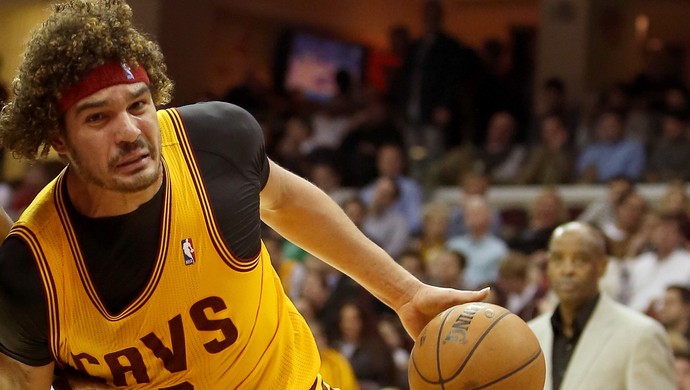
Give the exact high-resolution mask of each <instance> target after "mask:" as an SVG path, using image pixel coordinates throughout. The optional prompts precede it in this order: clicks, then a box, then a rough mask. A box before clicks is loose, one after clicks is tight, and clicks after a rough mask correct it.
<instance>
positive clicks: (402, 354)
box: [329, 313, 414, 389]
mask: <svg viewBox="0 0 690 390" xmlns="http://www.w3.org/2000/svg"><path fill="white" fill-rule="evenodd" d="M377 326H378V330H379V334H380V335H381V337H382V338H383V341H384V342H385V343H386V345H387V346H388V349H389V350H390V351H391V352H392V354H393V362H394V363H395V368H396V371H397V380H396V382H397V383H396V387H395V388H397V389H409V383H408V379H407V368H408V363H409V361H410V351H411V350H412V347H413V345H414V340H412V338H411V337H410V336H409V335H408V334H407V332H406V331H405V328H403V326H402V323H401V322H400V319H399V318H398V317H397V316H395V315H393V314H391V313H383V314H382V315H381V316H380V318H379V320H378V324H377ZM329 384H330V382H329ZM343 389H344V387H343Z"/></svg>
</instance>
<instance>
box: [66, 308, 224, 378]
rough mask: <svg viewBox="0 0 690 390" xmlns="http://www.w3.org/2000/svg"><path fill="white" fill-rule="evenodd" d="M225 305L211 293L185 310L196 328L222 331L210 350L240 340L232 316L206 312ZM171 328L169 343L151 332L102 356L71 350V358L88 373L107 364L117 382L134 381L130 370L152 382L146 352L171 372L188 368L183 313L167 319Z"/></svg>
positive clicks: (220, 350) (211, 339)
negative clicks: (215, 316)
mask: <svg viewBox="0 0 690 390" xmlns="http://www.w3.org/2000/svg"><path fill="white" fill-rule="evenodd" d="M226 308H227V306H226V305H225V302H224V301H223V299H222V298H220V297H208V298H204V299H202V300H201V301H199V302H196V303H195V304H194V305H192V307H191V308H190V310H189V313H186V314H187V315H189V317H190V318H191V319H192V322H193V323H194V326H195V329H194V330H193V331H198V332H212V331H220V333H221V336H220V337H221V338H210V339H209V341H208V342H207V343H205V344H204V348H205V349H206V351H207V352H208V353H209V354H216V353H220V352H222V351H223V350H224V349H226V348H228V347H229V346H231V345H232V344H234V343H235V341H237V328H235V324H233V322H232V320H231V319H230V318H221V319H211V318H209V317H208V316H207V314H206V311H207V309H210V311H212V312H213V313H217V312H219V311H222V310H225V309H226ZM168 330H169V338H168V339H169V340H170V345H166V344H165V341H164V340H162V339H161V338H160V337H158V336H157V335H156V334H155V333H153V332H152V333H148V334H146V335H145V336H143V337H142V338H141V339H140V340H139V342H140V343H137V345H133V346H130V347H127V348H124V349H122V350H119V351H112V352H109V353H107V354H105V355H104V356H101V357H96V356H92V355H90V354H89V353H87V352H82V353H77V354H75V353H72V359H73V360H74V363H75V365H76V367H77V369H78V370H79V371H81V372H87V373H88V372H89V367H88V366H92V365H103V364H105V365H107V367H108V368H109V369H110V371H111V373H112V377H113V384H114V385H115V386H127V385H131V383H128V381H127V375H128V374H129V375H131V377H132V378H133V379H134V381H135V383H137V384H143V383H149V382H150V378H149V375H148V369H147V367H146V364H145V362H144V356H145V355H147V354H151V355H153V356H155V357H156V358H158V359H160V361H161V362H162V364H163V367H165V369H166V370H167V371H168V373H169V374H173V373H176V372H182V371H185V370H187V353H186V351H187V346H186V345H185V334H184V333H185V329H184V325H183V322H182V315H181V314H178V315H177V316H175V317H173V318H171V319H170V320H169V321H168ZM187 331H190V330H187ZM186 383H187V385H188V386H192V384H191V383H189V382H186ZM190 388H192V387H190Z"/></svg>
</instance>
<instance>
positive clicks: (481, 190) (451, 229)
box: [448, 172, 503, 238]
mask: <svg viewBox="0 0 690 390" xmlns="http://www.w3.org/2000/svg"><path fill="white" fill-rule="evenodd" d="M488 191H489V178H488V177H487V176H486V175H484V174H480V173H475V172H470V173H468V174H466V175H464V176H462V177H461V180H460V191H459V192H458V193H459V195H460V197H459V198H458V203H457V204H455V205H453V206H452V207H451V209H450V217H449V221H448V238H450V237H454V236H461V235H463V234H467V225H466V224H465V212H464V211H463V210H464V209H465V201H466V200H467V199H469V198H470V197H472V195H479V196H482V197H486V196H487V195H488ZM490 212H491V226H490V228H489V230H491V233H492V234H493V235H495V236H499V237H500V236H501V232H502V229H503V224H502V221H501V213H499V211H498V210H496V209H494V208H491V211H490Z"/></svg>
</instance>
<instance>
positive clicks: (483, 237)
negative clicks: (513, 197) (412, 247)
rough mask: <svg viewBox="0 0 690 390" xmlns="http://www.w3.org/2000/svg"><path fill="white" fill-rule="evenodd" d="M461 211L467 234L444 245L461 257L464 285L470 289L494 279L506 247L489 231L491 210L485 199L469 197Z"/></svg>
mask: <svg viewBox="0 0 690 390" xmlns="http://www.w3.org/2000/svg"><path fill="white" fill-rule="evenodd" d="M463 211H464V213H465V221H466V223H467V229H468V232H467V234H464V235H461V236H456V237H452V238H450V239H449V240H448V242H447V243H446V246H447V247H448V248H449V249H452V250H455V251H458V252H460V253H462V254H464V255H465V257H466V258H467V266H466V269H465V275H464V276H465V277H464V279H465V285H466V286H468V287H469V288H474V287H476V286H478V285H479V284H480V283H487V282H493V281H495V280H496V278H497V276H498V265H499V264H500V262H501V260H503V258H504V257H505V255H506V254H507V253H508V247H507V245H506V243H505V242H503V240H501V239H500V238H498V237H496V236H495V235H493V234H492V233H491V231H490V230H489V227H490V223H491V210H490V208H489V204H488V203H487V201H486V199H484V198H483V197H481V196H478V195H473V196H470V197H469V198H468V199H467V201H466V202H465V208H464V210H463Z"/></svg>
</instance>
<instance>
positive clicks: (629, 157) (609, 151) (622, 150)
mask: <svg viewBox="0 0 690 390" xmlns="http://www.w3.org/2000/svg"><path fill="white" fill-rule="evenodd" d="M596 133H597V142H595V143H593V144H591V145H588V146H586V147H585V148H584V150H583V151H582V153H581V154H580V156H579V157H578V160H577V173H578V175H579V178H580V180H581V181H582V182H586V183H606V182H608V181H609V180H610V179H611V178H613V177H615V176H621V175H624V176H627V177H629V178H631V179H633V180H639V179H640V178H641V177H642V174H643V173H644V169H645V157H646V156H645V151H644V146H643V145H642V144H641V143H639V142H637V141H633V140H630V139H628V138H626V134H625V117H624V114H623V113H621V112H618V111H613V110H608V111H605V112H603V113H602V114H601V115H600V116H599V118H598V120H597V125H596Z"/></svg>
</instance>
